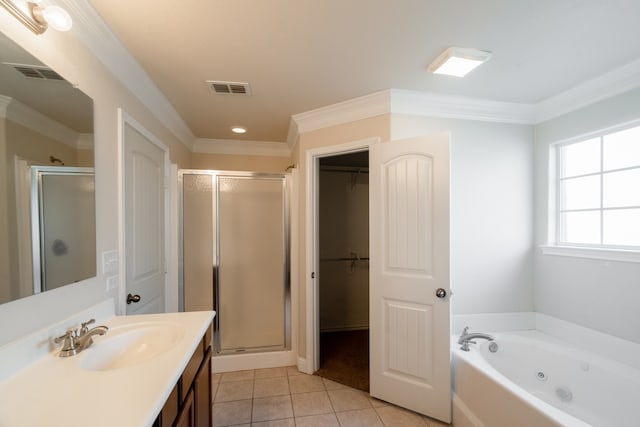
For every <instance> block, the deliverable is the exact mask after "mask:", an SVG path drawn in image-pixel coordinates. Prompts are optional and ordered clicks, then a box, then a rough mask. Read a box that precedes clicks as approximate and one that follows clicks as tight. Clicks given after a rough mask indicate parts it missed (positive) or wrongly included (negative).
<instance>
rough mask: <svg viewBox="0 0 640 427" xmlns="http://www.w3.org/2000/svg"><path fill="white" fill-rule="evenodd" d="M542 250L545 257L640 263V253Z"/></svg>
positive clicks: (562, 248)
mask: <svg viewBox="0 0 640 427" xmlns="http://www.w3.org/2000/svg"><path fill="white" fill-rule="evenodd" d="M540 250H541V251H542V253H543V254H544V255H556V256H567V257H572V258H587V259H598V260H604V261H618V262H637V263H640V251H629V250H623V249H602V248H579V247H574V246H550V245H541V246H540Z"/></svg>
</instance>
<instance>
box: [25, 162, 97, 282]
mask: <svg viewBox="0 0 640 427" xmlns="http://www.w3.org/2000/svg"><path fill="white" fill-rule="evenodd" d="M94 194H95V183H94V172H93V168H81V167H69V166H66V167H63V166H31V239H32V265H33V292H34V293H39V292H43V291H47V290H50V289H55V288H58V287H60V286H63V285H67V284H69V283H75V282H79V281H81V280H84V279H87V278H90V277H93V276H95V275H96V262H95V259H96V238H95V236H96V234H95V224H96V211H95V197H94Z"/></svg>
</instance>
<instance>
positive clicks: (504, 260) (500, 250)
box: [391, 114, 533, 314]
mask: <svg viewBox="0 0 640 427" xmlns="http://www.w3.org/2000/svg"><path fill="white" fill-rule="evenodd" d="M447 131H448V132H450V134H451V285H452V289H453V292H454V295H453V299H452V300H451V301H452V312H453V314H475V313H500V312H521V311H525V312H526V311H532V309H533V280H532V264H533V262H532V247H533V226H532V224H533V181H532V177H533V170H532V169H533V130H532V127H531V126H526V125H512V124H501V123H489V122H480V121H471V120H457V119H440V118H425V117H418V116H409V115H398V114H394V115H392V120H391V140H397V139H402V138H409V137H412V136H418V135H428V134H433V133H439V132H447Z"/></svg>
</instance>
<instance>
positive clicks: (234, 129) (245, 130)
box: [231, 126, 247, 133]
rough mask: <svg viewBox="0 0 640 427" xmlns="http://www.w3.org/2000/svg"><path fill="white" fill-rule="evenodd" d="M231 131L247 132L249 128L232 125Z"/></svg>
mask: <svg viewBox="0 0 640 427" xmlns="http://www.w3.org/2000/svg"><path fill="white" fill-rule="evenodd" d="M231 132H233V133H247V128H245V127H242V126H232V127H231Z"/></svg>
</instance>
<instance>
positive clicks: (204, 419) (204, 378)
mask: <svg viewBox="0 0 640 427" xmlns="http://www.w3.org/2000/svg"><path fill="white" fill-rule="evenodd" d="M193 391H194V393H193V394H194V398H195V404H194V410H195V418H196V423H195V425H196V427H210V426H211V425H213V424H212V407H211V405H212V402H211V401H212V400H213V399H212V396H211V347H209V351H207V353H206V354H205V356H204V361H203V362H202V365H201V366H200V370H199V371H198V375H197V376H196V378H195V380H194V382H193Z"/></svg>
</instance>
